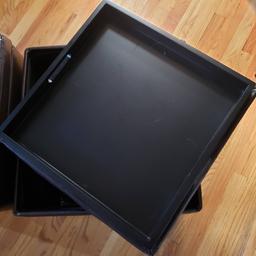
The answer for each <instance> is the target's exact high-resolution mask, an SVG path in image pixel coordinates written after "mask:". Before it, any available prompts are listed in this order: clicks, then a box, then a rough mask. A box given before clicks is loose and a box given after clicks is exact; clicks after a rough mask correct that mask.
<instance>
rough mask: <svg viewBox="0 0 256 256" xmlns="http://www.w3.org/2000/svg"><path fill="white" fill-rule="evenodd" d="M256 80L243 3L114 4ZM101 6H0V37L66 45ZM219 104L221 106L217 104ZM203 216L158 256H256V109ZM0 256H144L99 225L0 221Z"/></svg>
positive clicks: (253, 33)
mask: <svg viewBox="0 0 256 256" xmlns="http://www.w3.org/2000/svg"><path fill="white" fill-rule="evenodd" d="M116 2H117V3H119V4H121V5H123V6H124V7H127V8H128V9H130V10H132V11H133V12H135V13H137V14H138V15H140V16H142V17H143V18H145V19H147V20H149V21H150V22H152V23H154V24H156V25H157V26H159V27H161V28H163V29H165V30H166V31H168V32H170V33H171V34H173V35H175V36H177V37H179V38H182V39H184V40H185V41H186V42H187V43H188V44H190V45H192V46H194V47H196V48H199V49H200V50H201V51H203V52H205V53H207V54H208V55H210V56H212V57H213V58H216V59H218V60H219V61H221V62H223V63H224V64H226V65H227V66H230V67H231V68H233V69H235V70H237V71H238V72H240V73H242V74H244V75H245V76H247V77H249V78H251V79H255V72H256V9H253V7H252V5H251V3H249V2H248V1H246V0H116ZM98 3H99V0H0V31H1V32H3V33H5V34H7V35H8V36H9V37H10V38H11V39H12V40H13V42H14V44H15V45H17V47H18V49H19V50H20V51H21V52H23V51H24V49H25V48H26V47H29V46H37V45H55V44H65V43H67V42H68V41H69V40H70V39H71V37H72V36H73V35H74V33H75V32H76V31H77V30H78V29H79V27H80V26H81V25H82V24H83V22H84V21H85V20H86V19H87V17H88V15H90V13H91V12H92V11H93V9H94V8H95V7H96V5H97V4H98ZM216 104H217V102H216ZM203 196H204V207H203V210H202V212H200V213H196V214H191V215H184V216H182V217H181V218H180V219H179V220H178V222H177V224H176V226H175V228H173V229H172V230H171V232H170V233H169V235H168V237H167V238H166V240H165V242H164V243H163V245H162V246H161V248H160V249H159V251H158V253H157V255H159V256H163V255H165V256H166V255H181V256H184V255H185V256H186V255H192V256H193V255H202V256H204V255H207V256H210V255H214V256H216V255H232V256H233V255H256V102H255V103H253V104H252V106H251V107H250V109H249V110H248V112H247V114H246V115H245V116H244V118H243V120H242V121H241V122H240V124H239V125H238V127H237V129H236V130H235V132H234V134H233V136H232V138H231V139H230V140H229V141H228V143H227V145H226V146H225V148H224V149H223V151H222V152H221V153H220V155H219V157H218V159H217V160H216V162H215V163H214V165H213V166H212V168H211V171H210V172H209V174H208V175H207V177H206V179H205V180H204V183H203ZM0 255H25V256H27V255H92V256H94V255H101V256H103V255H111V256H124V255H126V256H127V255H142V253H141V252H139V251H138V250H137V249H135V248H134V247H132V246H131V245H129V243H128V242H126V241H125V240H124V239H122V238H121V237H120V236H119V235H117V234H116V233H115V232H112V231H111V230H110V229H109V228H108V227H107V226H105V225H104V224H102V223H101V222H100V221H98V220H96V219H95V218H94V217H50V218H16V217H13V216H12V213H11V212H10V211H8V210H4V211H2V212H1V213H0Z"/></svg>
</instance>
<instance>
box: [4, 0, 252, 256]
mask: <svg viewBox="0 0 256 256" xmlns="http://www.w3.org/2000/svg"><path fill="white" fill-rule="evenodd" d="M253 96H254V83H253V82H252V81H250V80H248V79H246V78H244V77H242V76H241V75H239V74H237V73H235V72H234V71H232V70H230V69H228V68H227V67H225V66H223V65H221V64H219V63H217V62H216V61H214V60H212V59H210V58H209V57H207V56H205V55H203V54H201V53H199V52H198V51H196V50H195V49H192V48H191V47H189V46H187V45H185V44H184V43H182V42H180V41H179V40H177V39H174V38H172V37H170V36H169V35H167V34H165V33H164V32H162V31H161V30H159V29H157V28H155V27H154V26H152V25H150V24H148V23H147V22H145V21H143V20H141V19H140V18H137V17H135V16H134V15H132V14H130V13H128V12H127V11H125V10H123V9H122V8H120V7H118V6H116V5H114V4H113V3H106V2H103V3H101V4H100V5H99V6H98V8H97V9H96V10H95V12H94V13H93V14H92V16H91V17H90V18H89V19H88V20H87V21H86V23H85V24H84V25H83V27H82V28H81V29H80V30H79V32H78V33H77V34H76V35H75V37H74V38H73V39H72V40H71V41H70V43H69V44H68V45H67V46H66V47H65V48H64V50H63V51H62V52H61V53H60V55H59V56H58V57H57V58H56V59H55V60H54V62H53V63H52V64H51V65H50V67H49V68H48V69H47V71H46V72H45V73H44V74H43V76H42V77H41V78H40V79H39V80H38V81H37V83H36V85H35V87H33V88H32V89H31V90H30V92H29V93H28V95H27V96H26V97H25V100H23V101H22V103H21V104H19V106H18V107H17V108H16V110H15V111H14V112H13V113H12V114H11V115H10V116H9V118H8V119H7V121H6V122H5V123H4V124H3V125H2V126H1V128H0V130H1V134H0V141H1V143H3V144H4V145H5V146H6V147H7V148H8V149H9V150H11V151H12V152H14V153H15V154H16V155H17V156H18V157H19V158H20V159H22V161H24V162H25V163H26V164H27V165H29V166H30V167H31V168H32V169H33V170H34V171H36V172H37V173H38V174H40V175H41V176H43V177H44V178H45V179H47V180H48V181H49V182H50V183H52V184H54V185H55V186H56V187H58V188H59V189H60V190H62V191H63V192H65V193H66V194H68V195H69V196H70V197H71V198H72V199H74V201H76V202H77V203H78V204H79V205H80V206H81V207H83V208H85V209H86V208H89V209H90V211H91V213H92V214H94V215H95V216H96V217H98V218H99V219H101V220H102V221H104V222H105V223H106V224H108V225H109V226H110V227H112V228H113V229H115V230H116V231H117V232H119V233H120V234H121V235H122V236H124V237H125V238H126V239H127V240H129V241H130V242H131V243H133V244H134V245H135V246H137V247H138V248H139V249H141V250H142V251H144V252H146V253H148V254H153V253H154V252H155V251H156V250H157V248H158V246H159V245H160V243H161V241H162V240H163V237H164V236H165V234H166V233H167V232H168V230H169V228H170V227H171V226H172V225H173V223H174V222H175V220H176V219H177V217H178V215H179V214H180V213H182V212H183V210H184V208H185V207H186V205H187V204H188V202H189V200H190V198H191V197H192V195H193V193H194V192H195V191H196V190H197V189H198V187H199V185H200V182H201V180H202V179H203V177H204V176H205V174H206V173H207V170H208V168H209V166H210V165H211V163H212V162H213V161H214V159H215V157H216V155H217V154H218V152H219V150H220V149H221V147H222V146H223V145H224V143H225V142H226V140H227V138H228V137H229V135H230V133H231V131H232V129H234V127H235V125H236V124H237V122H238V121H239V119H240V118H241V116H242V115H243V114H244V112H245V110H246V109H247V107H248V106H249V105H250V103H251V102H252V100H253ZM213 193H214V191H213Z"/></svg>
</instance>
